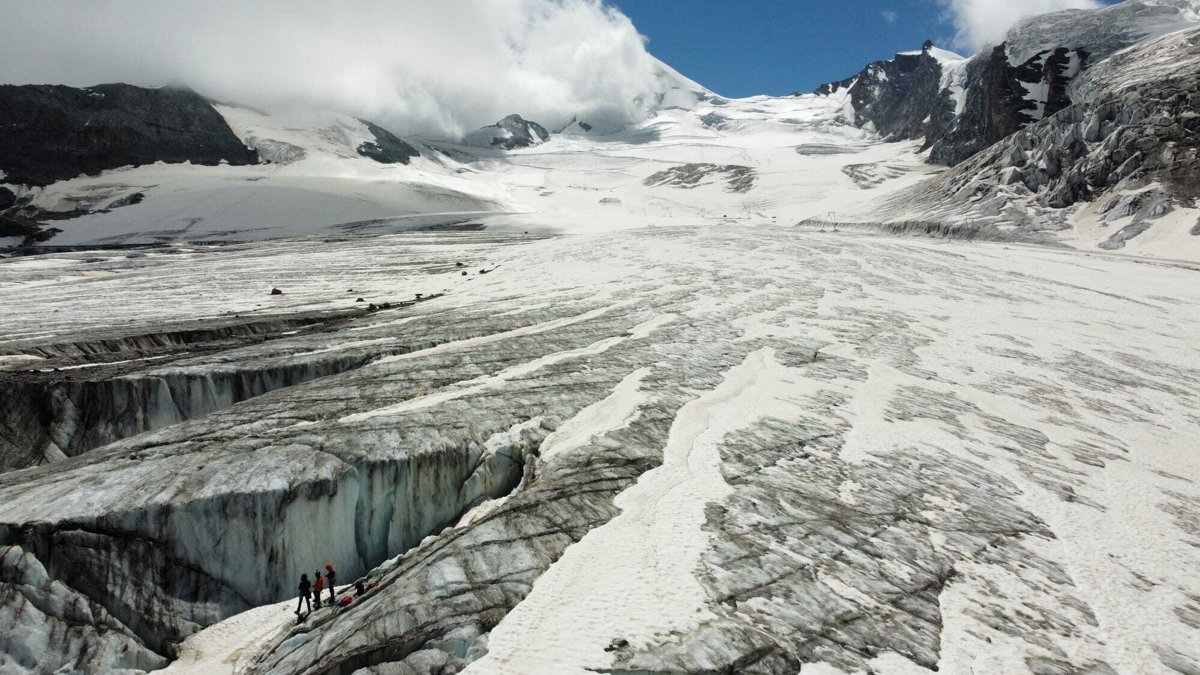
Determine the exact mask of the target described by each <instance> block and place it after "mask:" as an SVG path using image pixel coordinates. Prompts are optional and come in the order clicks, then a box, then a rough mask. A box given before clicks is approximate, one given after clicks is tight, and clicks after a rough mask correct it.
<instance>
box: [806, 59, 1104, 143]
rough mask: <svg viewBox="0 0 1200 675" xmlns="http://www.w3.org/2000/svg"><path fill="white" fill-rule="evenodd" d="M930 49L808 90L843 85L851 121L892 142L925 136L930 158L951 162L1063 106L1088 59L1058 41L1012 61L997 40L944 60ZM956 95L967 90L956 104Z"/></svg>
mask: <svg viewBox="0 0 1200 675" xmlns="http://www.w3.org/2000/svg"><path fill="white" fill-rule="evenodd" d="M934 48H935V47H934V45H933V43H932V42H926V43H925V45H924V47H923V48H922V50H921V52H920V53H916V54H911V53H908V54H897V55H896V56H895V58H893V59H892V60H890V61H876V62H875V63H872V64H870V65H868V66H867V67H866V68H864V69H863V70H862V72H860V73H859V74H858V75H855V76H854V77H851V78H848V79H846V80H842V81H840V82H832V83H829V84H824V85H821V86H820V87H819V88H817V90H816V91H815V92H814V93H816V94H818V95H823V96H828V95H831V94H834V93H836V92H838V91H841V90H847V89H848V90H849V95H850V101H851V104H852V105H853V107H854V120H853V121H854V123H855V124H856V125H857V126H859V127H865V126H868V125H870V127H871V128H873V129H875V130H876V131H878V132H879V134H880V135H881V136H883V137H884V138H888V139H891V140H915V139H924V140H925V144H924V148H925V149H929V150H930V155H929V158H930V161H932V162H935V163H938V164H948V165H954V164H957V163H959V162H961V161H963V160H964V159H966V158H967V157H970V156H971V155H973V154H975V153H976V152H979V151H980V150H982V149H984V148H986V147H988V146H990V145H992V144H993V143H995V142H997V141H999V140H1001V139H1003V138H1006V137H1007V136H1009V135H1011V134H1013V133H1015V132H1016V131H1018V130H1020V129H1021V128H1023V127H1024V126H1026V125H1027V124H1030V123H1031V122H1036V121H1038V120H1040V119H1042V118H1043V117H1046V116H1048V115H1052V114H1054V113H1055V112H1058V111H1059V110H1061V109H1063V108H1065V107H1066V106H1067V105H1069V104H1070V98H1069V97H1068V95H1067V87H1068V85H1069V84H1070V83H1071V79H1072V78H1073V77H1074V76H1075V75H1076V74H1077V73H1078V72H1079V71H1080V69H1081V68H1082V67H1083V65H1084V64H1085V62H1086V59H1087V54H1086V52H1084V51H1082V50H1071V49H1068V48H1066V47H1059V48H1055V49H1052V50H1046V51H1042V52H1039V53H1037V54H1035V55H1034V56H1032V57H1030V58H1029V59H1028V60H1027V61H1025V62H1024V63H1021V64H1019V65H1016V66H1014V65H1011V64H1010V62H1009V60H1010V59H1009V54H1008V51H1007V49H1006V47H1005V45H1000V46H999V47H995V48H994V49H992V50H990V51H987V52H984V53H982V54H979V55H977V56H975V57H974V58H972V59H971V60H970V61H969V62H966V63H963V64H962V65H960V66H948V65H947V63H946V62H944V61H942V60H939V59H937V58H935V57H934V56H933V55H932V54H931V50H933V49H934ZM948 67H958V68H964V69H965V76H964V77H963V78H962V80H961V84H953V83H952V82H950V80H951V79H953V78H952V77H949V76H952V75H953V73H947V72H946V69H947V68H948ZM948 85H952V86H954V87H959V88H960V89H959V91H958V92H957V93H956V92H955V91H954V90H953V89H952V87H951V86H948ZM963 89H965V92H964V91H962V90H963ZM958 96H965V98H964V100H962V102H961V109H959V108H960V106H959V103H958V101H957V100H956V97H958Z"/></svg>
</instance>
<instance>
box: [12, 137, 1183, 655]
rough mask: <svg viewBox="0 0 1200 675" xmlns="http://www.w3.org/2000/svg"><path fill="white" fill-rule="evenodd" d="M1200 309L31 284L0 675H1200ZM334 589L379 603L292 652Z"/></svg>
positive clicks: (549, 253)
mask: <svg viewBox="0 0 1200 675" xmlns="http://www.w3.org/2000/svg"><path fill="white" fill-rule="evenodd" d="M810 149H811V148H810ZM794 154H795V153H794ZM712 159H713V160H714V161H712V162H711V163H712V164H714V165H718V166H723V165H725V164H736V162H730V161H727V160H725V159H723V158H721V159H718V158H712ZM705 171H707V170H705ZM685 173H686V172H685ZM710 174H711V172H710ZM714 179H715V180H718V181H724V178H723V176H722V175H715V176H714ZM564 180H569V179H564ZM702 180H704V179H702ZM639 189H641V188H639ZM666 189H670V188H666ZM718 189H723V188H720V187H718ZM168 251H169V252H168ZM130 255H132V256H133V257H129V256H130ZM1197 273H1198V271H1197V269H1195V268H1194V267H1193V266H1189V265H1185V264H1166V263H1155V262H1147V261H1140V260H1137V259H1132V258H1129V257H1123V256H1117V255H1111V254H1085V253H1081V252H1077V251H1069V250H1056V249H1045V248H1036V247H1026V246H1020V245H1015V244H1008V245H1006V244H1001V243H987V242H973V243H967V242H955V241H943V240H928V239H892V238H886V237H880V236H862V235H855V234H852V233H845V232H843V233H835V232H821V231H819V230H817V229H814V228H761V227H759V228H752V227H743V226H739V225H735V224H725V225H709V226H665V225H664V224H660V225H658V226H653V227H636V228H629V229H624V230H621V231H616V232H608V233H597V234H580V235H572V236H555V237H546V236H539V235H524V234H521V233H515V234H498V233H496V232H491V233H489V232H462V233H410V234H401V235H392V236H384V237H373V238H354V237H337V238H333V237H330V238H325V239H298V240H287V241H277V242H264V243H249V244H239V245H230V246H203V245H193V246H186V247H174V248H171V249H165V250H152V251H148V252H145V253H137V254H127V253H113V252H100V253H86V254H84V253H61V254H54V255H50V256H42V257H38V258H26V259H10V260H6V261H4V262H2V263H0V285H2V288H3V289H4V295H5V298H6V308H7V309H8V311H7V312H6V313H5V314H4V315H3V316H2V317H0V335H2V336H3V337H0V354H3V356H0V368H3V369H4V370H3V371H2V372H0V382H2V383H3V384H4V386H5V387H10V388H11V389H9V390H11V391H19V392H23V394H22V395H23V396H29V397H32V398H33V399H34V400H37V401H45V403H44V405H43V404H38V405H40V406H41V407H39V408H38V411H39V415H41V418H39V419H41V420H42V421H41V422H39V424H40V425H41V426H37V425H28V426H25V427H22V428H21V429H19V430H15V431H14V430H13V429H12V428H6V431H5V433H6V434H7V435H8V436H9V437H12V436H13V435H14V434H17V433H18V432H19V433H20V434H25V436H21V438H30V439H36V440H37V445H36V447H34V450H35V451H34V452H33V453H32V454H30V455H29V456H25V457H16V458H15V459H13V461H14V462H17V463H19V464H20V466H21V467H22V468H17V469H15V470H11V471H8V472H6V473H3V474H0V503H3V504H4V505H5V508H4V509H2V510H0V547H2V548H0V559H2V560H3V568H2V571H0V575H2V576H0V636H2V637H0V653H2V654H3V656H2V657H0V658H3V659H4V661H3V662H2V669H4V670H6V671H7V670H12V671H15V672H24V671H33V672H45V671H55V670H58V669H65V670H66V671H93V672H95V671H105V672H107V671H114V670H121V669H126V670H134V671H136V670H150V669H154V668H158V667H161V666H163V665H166V664H167V663H168V662H170V667H169V668H170V669H171V670H174V671H176V672H203V673H213V672H242V673H258V672H262V673H266V672H297V673H364V674H365V673H392V672H402V673H448V672H458V671H460V670H464V669H465V670H466V671H467V672H478V673H497V672H499V673H570V672H580V673H582V672H614V673H625V672H748V673H785V672H788V673H790V672H796V671H797V670H800V669H801V668H803V671H804V672H929V671H933V670H939V671H940V672H952V673H960V672H972V671H974V672H1029V671H1032V672H1101V673H1103V672H1116V673H1127V672H1172V671H1177V672H1191V671H1194V670H1196V669H1197V668H1200V646H1198V644H1197V641H1196V634H1197V630H1198V623H1200V619H1198V618H1197V617H1200V580H1198V579H1197V576H1196V575H1195V573H1194V570H1195V569H1197V568H1198V566H1200V527H1198V525H1197V523H1198V522H1200V520H1198V519H1200V486H1198V485H1197V481H1198V480H1200V457H1198V456H1197V455H1196V453H1195V452H1194V446H1195V438H1196V437H1197V429H1198V428H1200V414H1198V413H1197V411H1198V410H1200V405H1198V403H1200V400H1198V399H1200V394H1197V392H1198V391H1200V342H1197V340H1196V337H1195V336H1196V334H1197V328H1198V327H1200V309H1197V308H1198V307H1200V290H1198V289H1200V286H1198V285H1197V284H1196V283H1195V278H1196V275H1197ZM272 288H279V289H280V290H281V291H282V294H280V295H271V294H270V291H271V289H272ZM418 294H419V296H420V297H419V298H418ZM359 298H362V299H363V302H357V300H358V299H359ZM197 324H203V325H207V326H209V327H210V328H211V329H212V330H209V331H208V332H204V331H198V330H196V325H197ZM55 369H57V371H56V370H55ZM64 383H70V387H67V386H66V384H64ZM89 387H90V388H89ZM92 390H98V391H107V392H116V391H121V392H127V393H126V394H122V395H123V396H125V398H122V399H121V400H122V401H124V405H123V406H121V407H116V406H108V407H104V406H99V407H95V408H92V407H90V406H91V405H92V404H90V403H87V402H88V401H96V400H100V398H102V397H100V398H96V397H93V398H88V396H87V395H84V394H82V393H79V392H87V391H92ZM146 392H150V393H146ZM56 397H57V398H56ZM14 400H15V399H14ZM81 407H82V408H83V409H82V410H81V409H80V408H81ZM35 417H37V416H35ZM114 420H116V421H114ZM106 424H107V425H108V426H104V425H106ZM35 426H36V428H34V427H35ZM95 427H104V428H105V429H107V432H106V433H107V434H108V435H107V436H104V437H103V438H101V437H100V436H87V435H86V433H87V431H88V430H89V429H93V428H95ZM75 438H81V439H84V440H79V441H77V442H75V444H74V445H72V444H71V442H70V439H75ZM88 438H95V439H99V440H96V441H95V442H91V441H87V442H85V441H86V439H88ZM14 445H20V444H14ZM68 450H69V452H68ZM326 562H331V563H333V564H334V565H335V566H336V567H337V568H338V571H339V579H340V580H341V583H342V584H348V583H350V582H352V581H353V580H355V579H358V578H362V579H364V581H365V582H366V583H368V585H371V586H372V587H371V589H370V591H369V592H368V593H367V594H366V595H365V596H364V597H362V598H360V599H357V600H355V601H354V602H352V603H351V604H350V605H349V606H347V607H346V608H344V609H339V610H334V609H328V608H327V609H321V610H318V611H317V612H316V613H314V614H312V615H311V616H310V617H308V619H307V621H305V622H303V623H300V624H297V623H296V621H295V618H296V617H295V615H294V614H292V613H291V610H292V609H293V607H292V605H291V602H294V597H293V593H294V591H293V589H294V588H295V584H296V582H297V578H298V577H299V575H300V574H301V573H303V572H308V573H310V574H311V572H312V571H313V570H314V569H316V567H317V566H319V565H322V564H324V563H326ZM339 590H340V589H339ZM340 594H342V593H339V595H340ZM346 594H350V593H349V592H347V593H346Z"/></svg>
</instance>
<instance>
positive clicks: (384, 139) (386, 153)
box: [357, 120, 421, 164]
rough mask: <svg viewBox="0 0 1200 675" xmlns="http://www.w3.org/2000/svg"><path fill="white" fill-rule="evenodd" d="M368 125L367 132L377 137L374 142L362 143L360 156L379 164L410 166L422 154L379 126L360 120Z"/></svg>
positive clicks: (359, 150) (359, 151)
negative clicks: (414, 158)
mask: <svg viewBox="0 0 1200 675" xmlns="http://www.w3.org/2000/svg"><path fill="white" fill-rule="evenodd" d="M359 121H360V122H362V123H363V124H365V125H367V130H368V131H370V132H371V134H372V135H373V136H375V141H374V142H366V143H362V144H360V145H359V146H358V148H357V150H358V154H360V155H362V156H363V157H368V158H370V159H373V160H375V161H376V162H379V163H380V164H408V163H409V162H410V161H412V158H413V157H420V156H421V153H420V152H419V151H418V150H417V149H416V148H414V147H413V146H411V145H409V144H408V143H405V142H404V141H402V140H400V139H399V138H397V137H396V135H395V134H393V133H392V132H390V131H388V130H387V129H384V128H383V127H381V126H379V125H378V124H374V123H372V122H368V121H366V120H359Z"/></svg>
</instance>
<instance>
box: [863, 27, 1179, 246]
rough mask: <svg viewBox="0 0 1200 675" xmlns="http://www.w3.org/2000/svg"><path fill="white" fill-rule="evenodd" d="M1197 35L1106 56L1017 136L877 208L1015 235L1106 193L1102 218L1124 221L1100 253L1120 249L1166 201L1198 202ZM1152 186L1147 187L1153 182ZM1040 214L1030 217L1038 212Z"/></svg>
mask: <svg viewBox="0 0 1200 675" xmlns="http://www.w3.org/2000/svg"><path fill="white" fill-rule="evenodd" d="M1198 68H1200V28H1193V29H1191V30H1187V31H1182V32H1179V33H1175V34H1172V35H1168V36H1166V37H1163V38H1159V39H1158V40H1154V41H1151V42H1148V43H1145V44H1142V45H1138V46H1136V47H1134V48H1131V49H1129V50H1127V51H1125V52H1122V53H1121V54H1118V55H1115V56H1113V57H1111V58H1109V59H1108V60H1106V61H1104V62H1103V63H1102V64H1099V65H1097V66H1095V67H1093V68H1092V69H1090V70H1088V71H1087V72H1086V73H1085V74H1084V75H1083V76H1081V78H1080V79H1079V81H1078V82H1076V84H1075V85H1074V86H1073V87H1072V88H1071V92H1072V93H1073V94H1074V96H1075V98H1076V99H1078V102H1077V103H1075V104H1073V105H1071V106H1069V107H1067V108H1064V109H1062V110H1060V111H1058V112H1057V113H1055V114H1053V115H1051V116H1049V117H1047V118H1046V119H1044V120H1042V121H1040V122H1038V123H1036V124H1033V125H1030V126H1028V127H1026V128H1024V129H1021V130H1019V131H1017V132H1016V133H1014V134H1012V135H1011V136H1009V137H1007V138H1005V139H1003V140H1002V141H1000V142H998V143H996V144H994V145H992V146H991V147H988V148H987V149H985V150H983V151H981V152H979V153H978V154H975V155H974V156H972V157H970V158H969V159H968V160H966V161H964V162H962V163H961V164H959V165H958V166H956V167H955V168H954V169H953V170H952V171H949V172H947V173H945V174H943V175H941V176H939V177H937V178H935V179H933V180H932V181H931V182H930V183H928V184H926V185H924V186H920V187H919V188H918V189H917V190H915V191H914V192H912V193H909V194H903V195H901V196H900V197H898V198H897V199H895V200H892V202H891V204H889V205H888V207H886V208H890V209H891V208H895V207H899V210H903V211H907V212H917V211H920V212H922V213H925V214H926V215H927V216H928V217H935V218H936V217H938V216H940V215H951V214H962V213H963V210H964V205H966V208H967V209H968V210H969V214H970V217H971V218H972V219H974V220H975V221H976V222H980V223H986V222H1000V221H1003V222H1007V223H1009V224H1012V225H1016V226H1017V227H1018V228H1025V229H1046V228H1048V227H1049V228H1054V227H1065V225H1055V224H1054V223H1055V222H1057V221H1056V220H1055V219H1053V218H1049V217H1048V216H1045V213H1047V212H1051V213H1052V212H1054V211H1061V210H1063V209H1065V208H1066V207H1069V206H1072V205H1074V204H1076V203H1077V202H1081V201H1092V200H1096V199H1099V198H1100V197H1101V196H1102V195H1105V194H1106V193H1108V192H1110V191H1115V190H1120V191H1135V190H1136V191H1141V192H1139V193H1137V194H1132V195H1117V196H1114V197H1112V198H1109V199H1108V200H1106V201H1101V202H1098V206H1097V211H1098V214H1099V215H1100V216H1101V219H1102V220H1104V221H1115V220H1119V219H1121V218H1126V217H1130V216H1132V217H1134V219H1135V222H1134V223H1130V224H1129V225H1131V226H1133V227H1128V228H1126V229H1123V230H1122V231H1121V232H1118V233H1116V234H1114V236H1113V237H1112V238H1110V239H1109V240H1108V241H1107V242H1105V244H1106V245H1105V247H1106V248H1120V247H1122V246H1124V243H1125V242H1126V241H1129V240H1130V239H1131V238H1133V237H1136V236H1137V235H1138V234H1140V233H1142V232H1144V231H1145V230H1146V229H1147V228H1146V227H1142V226H1137V224H1138V223H1142V222H1145V221H1147V220H1151V219H1154V218H1158V217H1160V216H1162V215H1165V214H1166V213H1168V212H1170V210H1171V209H1172V206H1171V205H1172V203H1173V202H1180V203H1185V204H1186V203H1194V200H1195V199H1196V198H1198V197H1200V188H1198V187H1197V186H1200V74H1198V72H1200V71H1198ZM1155 183H1158V184H1161V185H1162V188H1161V189H1160V188H1157V187H1154V184H1155ZM1039 210H1040V211H1039Z"/></svg>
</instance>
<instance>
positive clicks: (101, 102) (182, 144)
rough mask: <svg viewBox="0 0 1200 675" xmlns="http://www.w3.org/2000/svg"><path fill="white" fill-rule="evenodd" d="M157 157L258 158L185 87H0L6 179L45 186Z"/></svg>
mask: <svg viewBox="0 0 1200 675" xmlns="http://www.w3.org/2000/svg"><path fill="white" fill-rule="evenodd" d="M159 161H162V162H169V163H170V162H189V161H190V162H192V163H194V164H205V165H216V164H219V163H221V162H223V161H224V162H228V163H229V164H238V165H240V164H254V163H256V162H258V155H257V154H256V153H255V152H254V151H253V150H250V149H248V148H247V147H246V146H245V145H243V144H242V142H241V140H239V139H238V137H237V136H235V135H234V133H233V131H232V130H231V129H230V128H229V125H228V124H226V122H225V119H224V118H223V117H221V115H220V114H219V113H218V112H217V111H216V110H215V109H214V108H213V106H212V105H211V104H210V103H209V102H208V101H207V100H205V99H204V97H202V96H200V95H199V94H197V93H196V92H194V91H191V90H189V89H182V88H176V87H163V88H161V89H145V88H142V87H135V86H132V85H127V84H105V85H99V86H96V87H90V88H87V89H76V88H73V87H64V86H51V85H26V86H12V85H3V86H0V171H3V172H4V173H5V174H6V178H5V179H4V180H5V181H6V182H9V183H16V184H21V185H47V184H50V183H54V182H56V181H59V180H65V179H68V178H74V177H76V176H79V175H80V174H95V173H99V172H100V171H104V170H105V169H115V168H118V167H122V166H129V165H134V166H137V165H142V164H152V163H154V162H159Z"/></svg>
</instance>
